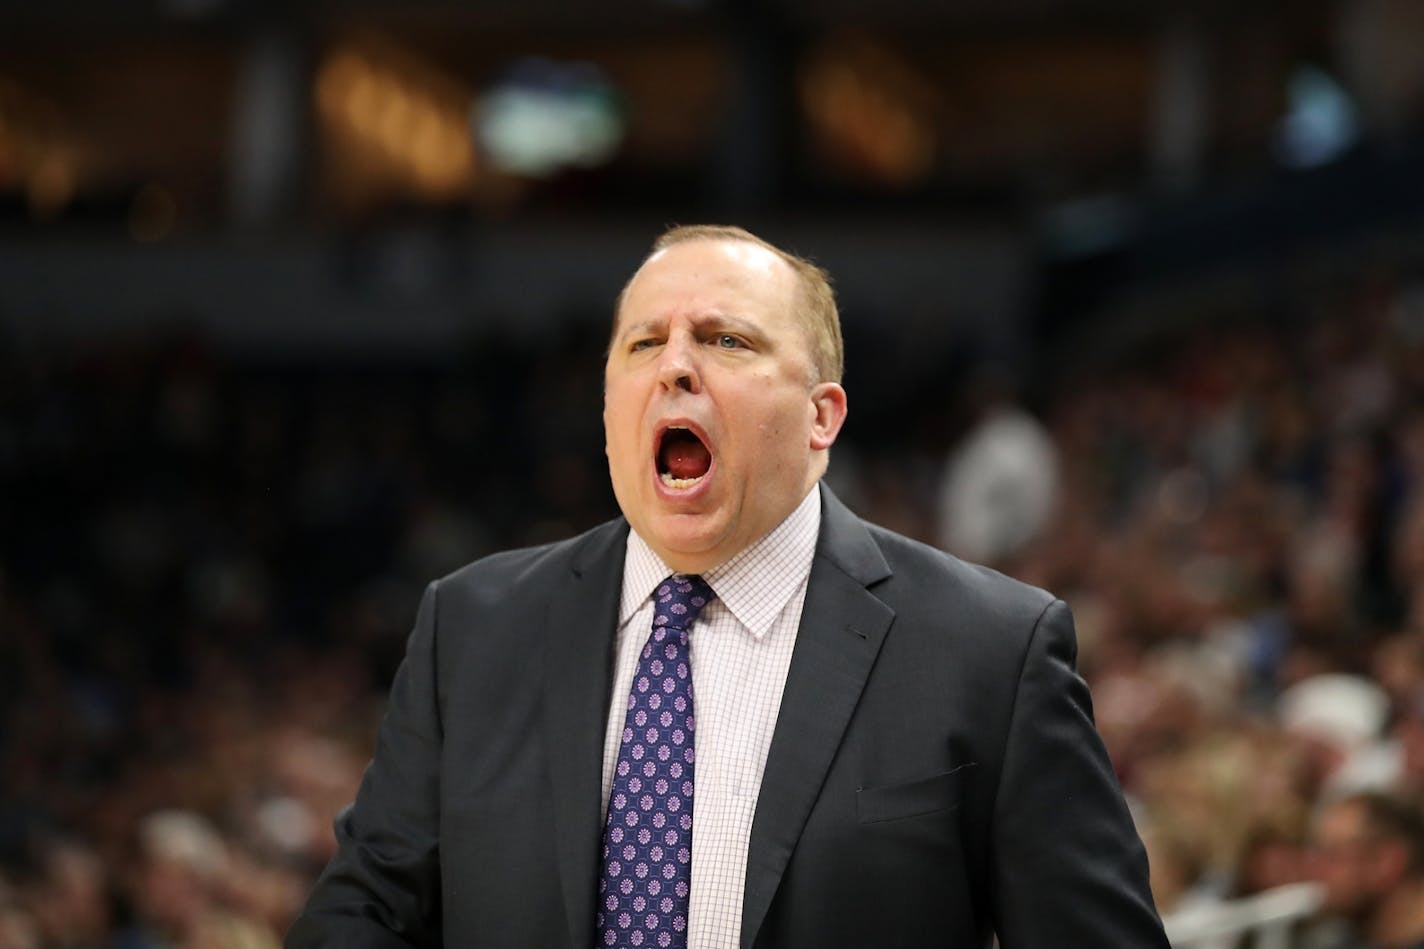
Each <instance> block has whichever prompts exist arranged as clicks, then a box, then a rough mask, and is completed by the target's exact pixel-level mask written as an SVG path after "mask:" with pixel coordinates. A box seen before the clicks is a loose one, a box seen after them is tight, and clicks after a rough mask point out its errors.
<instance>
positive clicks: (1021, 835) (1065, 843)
mask: <svg viewBox="0 0 1424 949" xmlns="http://www.w3.org/2000/svg"><path fill="white" fill-rule="evenodd" d="M1076 654H1077V645H1076V640H1075V638H1074V634H1073V619H1072V616H1071V615H1070V613H1069V612H1068V608H1067V606H1065V605H1064V604H1063V602H1062V601H1054V602H1053V603H1051V604H1050V605H1049V606H1048V607H1047V609H1045V611H1044V612H1043V614H1042V615H1041V616H1040V617H1039V619H1038V623H1037V625H1036V627H1035V629H1034V632H1033V635H1032V637H1031V638H1030V641H1029V645H1028V649H1027V651H1026V653H1025V657H1024V662H1023V667H1022V670H1021V673H1020V676H1019V682H1018V687H1017V693H1016V695H1015V698H1014V706H1013V711H1012V714H1011V720H1010V725H1009V735H1008V742H1007V746H1006V748H1005V752H1004V764H1003V771H1002V773H1001V775H1000V779H999V786H998V790H997V795H996V798H995V802H994V814H993V848H992V851H991V853H992V856H991V867H990V871H991V879H992V886H993V890H992V903H993V914H994V923H995V927H996V929H997V932H998V934H999V942H1000V945H1001V946H1002V949H1050V947H1051V949H1099V947H1109V946H1111V947H1124V949H1126V947H1131V949H1148V947H1161V949H1167V946H1168V942H1167V938H1166V936H1165V935H1164V934H1163V931H1162V924H1161V922H1160V921H1159V919H1158V917H1157V913H1156V910H1155V909H1154V908H1153V905H1152V896H1151V893H1150V892H1149V890H1148V886H1147V858H1146V854H1145V852H1144V850H1143V847H1142V843H1141V841H1140V840H1139V838H1138V836H1137V832H1136V830H1135V829H1134V827H1133V823H1132V817H1131V815H1130V814H1129V813H1128V810H1127V806H1126V804H1125V803H1124V801H1123V797H1122V792H1121V790H1120V788H1119V787H1118V782H1117V778H1116V777H1115V775H1114V773H1113V769H1112V764H1111V762H1110V761H1109V760H1108V755H1107V752H1106V750H1105V749H1104V747H1103V744H1102V740H1101V739H1100V738H1099V737H1098V733H1097V730H1096V728H1095V727H1094V725H1093V717H1092V714H1093V713H1092V701H1091V699H1090V697H1089V695H1088V687H1087V685H1086V684H1085V683H1084V682H1083V680H1082V679H1081V678H1079V676H1078V675H1077V673H1076V672H1075V671H1074V662H1075V659H1076Z"/></svg>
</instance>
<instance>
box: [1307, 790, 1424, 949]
mask: <svg viewBox="0 0 1424 949" xmlns="http://www.w3.org/2000/svg"><path fill="white" fill-rule="evenodd" d="M1315 860H1316V868H1317V876H1318V878H1319V879H1320V882H1321V883H1322V884H1324V887H1325V902H1324V905H1323V906H1322V907H1321V912H1322V915H1324V916H1325V917H1327V918H1328V919H1334V920H1337V921H1340V922H1343V923H1344V924H1345V926H1346V930H1345V932H1344V933H1342V934H1341V935H1340V937H1339V938H1338V939H1334V940H1332V941H1330V942H1328V945H1329V946H1330V949H1424V813H1421V812H1420V808H1419V807H1418V805H1416V804H1413V803H1410V802H1407V801H1404V800H1400V799H1398V798H1394V797H1390V796H1388V795H1385V794H1380V793H1377V792H1363V793H1358V794H1352V795H1350V796H1348V797H1344V798H1341V799H1340V800H1338V801H1335V802H1334V803H1332V804H1330V805H1329V806H1328V807H1326V808H1325V810H1324V811H1323V812H1322V813H1321V815H1320V819H1319V820H1318V821H1317V823H1316V827H1315Z"/></svg>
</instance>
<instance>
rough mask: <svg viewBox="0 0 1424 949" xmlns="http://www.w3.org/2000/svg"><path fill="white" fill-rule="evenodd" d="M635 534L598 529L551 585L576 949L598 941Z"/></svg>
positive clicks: (560, 799)
mask: <svg viewBox="0 0 1424 949" xmlns="http://www.w3.org/2000/svg"><path fill="white" fill-rule="evenodd" d="M627 533H628V528H627V525H626V524H625V523H624V522H622V521H618V522H615V523H614V524H610V525H607V526H605V527H603V528H600V529H598V530H597V531H595V532H594V533H593V534H592V535H590V536H589V538H588V539H587V541H586V543H584V544H583V545H582V547H581V548H580V549H579V550H578V551H576V552H575V555H574V558H573V559H574V562H573V565H572V567H571V570H570V574H569V578H568V586H567V588H565V589H560V590H550V591H549V596H550V603H549V611H548V625H547V635H546V640H545V641H546V643H547V653H546V655H545V662H544V698H543V720H544V739H545V746H546V747H547V749H548V755H549V775H550V779H551V781H552V785H553V787H552V793H553V801H554V815H553V816H554V831H555V836H556V839H557V853H558V860H559V875H560V879H561V883H562V885H563V892H564V907H565V909H566V911H567V912H568V917H569V918H568V923H569V934H570V938H571V940H572V942H571V945H573V946H575V947H582V946H587V945H591V944H592V939H593V916H594V897H595V890H596V888H597V883H598V881H597V868H598V847H599V842H600V840H601V836H602V834H601V831H602V820H603V815H602V814H600V813H599V804H598V802H599V800H600V799H601V797H602V783H603V738H604V726H605V723H606V722H607V719H608V693H609V689H610V688H611V687H612V686H611V682H612V677H613V643H614V634H615V631H616V630H617V626H618V600H619V591H620V590H621V588H622V577H623V558H624V550H625V546H624V545H625V539H626V537H627Z"/></svg>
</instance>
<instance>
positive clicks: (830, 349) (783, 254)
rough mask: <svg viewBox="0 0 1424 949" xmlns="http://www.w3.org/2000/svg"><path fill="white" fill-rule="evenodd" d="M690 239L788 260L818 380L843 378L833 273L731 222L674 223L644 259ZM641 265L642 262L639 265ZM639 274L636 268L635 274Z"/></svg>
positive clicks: (615, 320) (615, 312)
mask: <svg viewBox="0 0 1424 949" xmlns="http://www.w3.org/2000/svg"><path fill="white" fill-rule="evenodd" d="M690 241H743V242H745V243H748V244H755V245H756V246H758V247H761V248H763V249H765V250H769V251H771V252H772V253H773V254H775V255H776V256H777V257H779V258H781V259H782V260H783V261H785V262H786V265H787V266H789V267H790V268H791V269H792V270H793V271H794V272H795V274H796V278H797V281H798V283H799V285H800V288H801V307H800V312H799V313H798V314H797V315H798V316H799V317H800V318H801V323H802V325H803V326H804V327H805V329H806V335H807V337H808V341H809V342H810V344H811V345H810V350H811V365H812V368H813V369H814V370H815V373H816V381H817V382H840V381H841V377H842V376H843V375H844V374H845V342H844V340H842V338H841V317H840V312H839V311H838V310H837V309H836V294H835V291H834V290H833V289H831V277H830V274H828V273H826V271H825V270H823V269H821V268H820V267H818V266H816V265H815V264H813V263H811V262H810V261H809V260H806V259H805V258H804V257H798V256H797V255H795V254H793V253H790V252H789V251H785V250H782V249H781V248H780V247H777V246H776V245H775V244H772V243H770V242H769V241H765V240H763V239H762V238H760V237H757V236H756V235H755V234H753V233H752V232H751V231H748V230H746V229H744V228H740V227H735V226H732V225H728V224H683V225H678V226H675V227H671V228H669V229H668V230H666V231H664V232H663V233H662V234H661V235H659V236H658V239H657V240H655V241H653V246H652V249H651V250H649V251H648V254H647V256H646V257H644V258H643V263H646V262H647V261H648V258H650V257H652V256H653V255H654V254H656V253H657V252H658V251H661V250H665V249H667V248H669V247H672V246H673V245H675V244H686V243H688V242H690ZM639 266H640V268H641V264H640V265H639ZM633 276H634V277H636V276H637V274H636V272H635V273H634V275H633ZM632 283H633V277H629V278H628V282H627V283H625V284H624V285H623V289H622V290H621V291H619V293H618V302H617V304H616V305H615V306H614V309H613V331H614V332H615V333H617V331H618V318H619V315H620V314H621V313H622V312H623V299H624V298H625V297H626V296H627V295H628V288H629V287H630V286H631V285H632Z"/></svg>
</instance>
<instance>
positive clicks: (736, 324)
mask: <svg viewBox="0 0 1424 949" xmlns="http://www.w3.org/2000/svg"><path fill="white" fill-rule="evenodd" d="M692 322H693V326H694V328H695V329H697V330H699V331H703V332H705V331H707V330H709V329H710V330H731V331H734V332H737V333H741V334H742V335H743V336H748V337H752V338H755V339H764V338H765V337H766V333H765V332H763V331H762V330H761V328H760V327H758V326H757V325H756V324H755V323H752V322H751V321H750V320H746V319H743V318H742V317H739V316H732V315H730V314H727V313H708V314H705V315H703V316H695V317H693V318H692ZM665 325H667V319H666V318H662V317H654V318H653V319H648V320H640V321H639V322H637V323H630V324H629V325H628V326H625V327H624V328H623V329H622V331H621V332H619V334H618V337H617V338H618V339H619V340H624V339H627V338H628V337H629V336H632V335H641V334H643V333H650V332H653V331H655V330H657V329H659V328H661V327H663V326H665Z"/></svg>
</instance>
